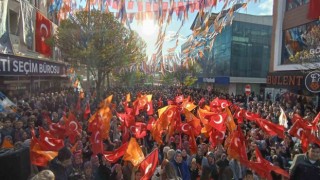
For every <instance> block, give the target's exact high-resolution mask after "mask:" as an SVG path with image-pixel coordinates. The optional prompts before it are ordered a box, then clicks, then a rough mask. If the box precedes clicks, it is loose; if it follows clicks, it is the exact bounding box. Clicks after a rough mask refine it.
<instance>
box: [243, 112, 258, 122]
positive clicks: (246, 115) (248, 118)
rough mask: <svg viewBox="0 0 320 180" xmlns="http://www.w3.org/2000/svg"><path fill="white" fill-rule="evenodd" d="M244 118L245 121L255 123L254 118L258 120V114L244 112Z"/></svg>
mask: <svg viewBox="0 0 320 180" xmlns="http://www.w3.org/2000/svg"><path fill="white" fill-rule="evenodd" d="M244 117H245V118H246V119H247V120H250V121H255V120H256V118H259V117H260V116H259V114H255V113H252V112H250V111H244Z"/></svg>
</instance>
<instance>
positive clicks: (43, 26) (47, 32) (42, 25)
mask: <svg viewBox="0 0 320 180" xmlns="http://www.w3.org/2000/svg"><path fill="white" fill-rule="evenodd" d="M42 29H44V30H45V32H46V33H45V36H44V34H43V33H42ZM40 33H41V41H44V40H45V38H46V37H48V35H49V31H48V27H47V25H45V24H43V23H42V24H41V25H40Z"/></svg>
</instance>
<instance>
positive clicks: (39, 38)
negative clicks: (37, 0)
mask: <svg viewBox="0 0 320 180" xmlns="http://www.w3.org/2000/svg"><path fill="white" fill-rule="evenodd" d="M50 37H51V22H50V21H49V19H47V18H46V17H44V16H43V15H42V14H41V13H39V12H38V11H37V13H36V51H37V52H39V53H41V54H43V55H45V56H47V57H50V56H51V53H52V52H51V47H50V46H49V45H48V44H47V42H46V40H48V39H49V38H50Z"/></svg>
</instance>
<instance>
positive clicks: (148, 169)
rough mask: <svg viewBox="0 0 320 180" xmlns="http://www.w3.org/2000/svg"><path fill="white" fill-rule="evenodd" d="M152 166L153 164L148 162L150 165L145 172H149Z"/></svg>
mask: <svg viewBox="0 0 320 180" xmlns="http://www.w3.org/2000/svg"><path fill="white" fill-rule="evenodd" d="M151 167H152V164H148V166H147V167H146V170H145V171H144V174H147V173H148V172H149V171H150V169H151Z"/></svg>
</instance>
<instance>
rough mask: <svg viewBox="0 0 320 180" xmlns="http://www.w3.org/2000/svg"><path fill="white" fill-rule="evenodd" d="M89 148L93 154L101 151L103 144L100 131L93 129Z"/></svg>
mask: <svg viewBox="0 0 320 180" xmlns="http://www.w3.org/2000/svg"><path fill="white" fill-rule="evenodd" d="M89 140H90V143H91V150H92V152H93V155H97V154H99V153H103V144H102V137H101V133H100V131H95V132H93V133H92V134H91V136H90V139H89Z"/></svg>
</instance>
